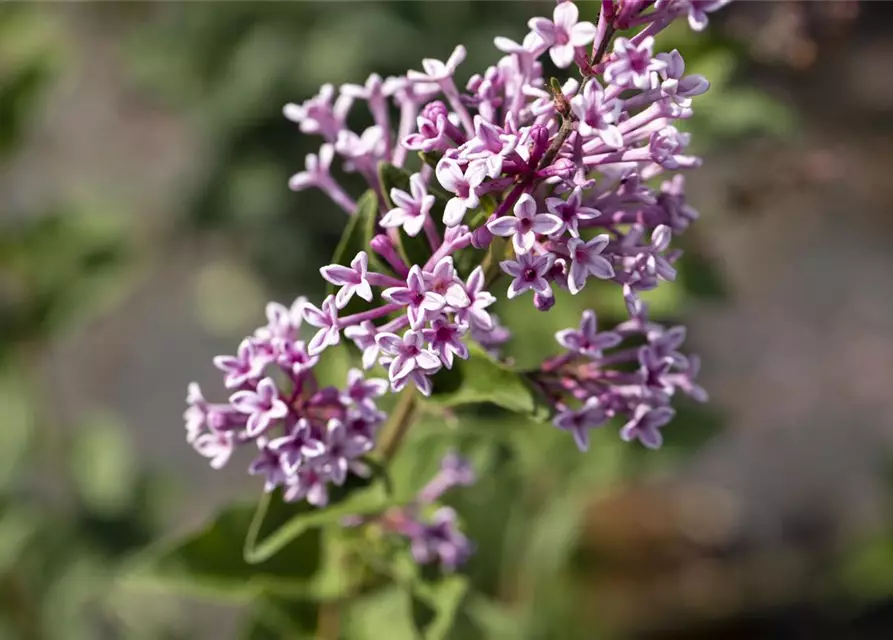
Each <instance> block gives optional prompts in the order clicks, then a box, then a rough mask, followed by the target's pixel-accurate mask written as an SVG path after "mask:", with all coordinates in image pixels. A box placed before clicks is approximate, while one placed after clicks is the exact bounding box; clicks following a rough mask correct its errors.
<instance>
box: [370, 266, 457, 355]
mask: <svg viewBox="0 0 893 640" xmlns="http://www.w3.org/2000/svg"><path fill="white" fill-rule="evenodd" d="M381 295H382V297H383V298H384V299H385V300H387V301H388V302H392V303H394V304H399V305H405V306H406V313H407V315H408V317H409V325H410V326H411V327H412V328H413V329H418V328H420V327H421V326H422V325H424V324H425V321H426V320H427V319H428V317H429V315H430V314H431V313H433V312H436V311H440V310H441V309H443V307H444V305H446V299H445V298H444V297H443V296H442V295H440V294H439V293H435V292H434V291H429V289H428V284H427V283H426V282H425V276H424V275H423V274H422V270H421V269H420V268H419V267H418V266H413V267H412V269H410V270H409V276H408V277H407V278H406V286H404V287H391V288H389V289H385V290H384V292H382V294H381ZM380 345H381V343H379V346H380Z"/></svg>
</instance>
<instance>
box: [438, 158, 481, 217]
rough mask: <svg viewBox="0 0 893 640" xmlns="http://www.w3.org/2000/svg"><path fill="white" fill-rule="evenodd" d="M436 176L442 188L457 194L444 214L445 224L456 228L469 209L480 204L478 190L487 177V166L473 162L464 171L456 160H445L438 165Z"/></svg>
mask: <svg viewBox="0 0 893 640" xmlns="http://www.w3.org/2000/svg"><path fill="white" fill-rule="evenodd" d="M436 175H437V181H438V182H440V186H442V187H443V188H444V189H446V190H447V191H449V192H450V193H452V194H455V197H453V198H451V199H450V201H449V202H447V205H446V209H444V212H443V223H444V224H445V225H446V226H448V227H455V226H456V225H458V224H460V223H461V222H462V219H463V218H464V217H465V213H466V212H467V211H468V210H469V209H474V208H475V207H477V206H478V205H479V204H480V199H479V198H478V194H477V192H476V190H477V188H478V187H479V186H480V185H481V183H482V182H483V181H484V179H485V178H486V177H487V165H486V163H485V162H472V163H470V164H469V165H468V167H466V169H465V170H464V171H463V170H462V167H460V166H459V163H458V162H456V161H455V160H452V159H450V158H443V159H442V160H441V161H440V162H438V163H437V169H436Z"/></svg>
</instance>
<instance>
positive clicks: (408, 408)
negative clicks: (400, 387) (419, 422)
mask: <svg viewBox="0 0 893 640" xmlns="http://www.w3.org/2000/svg"><path fill="white" fill-rule="evenodd" d="M417 409H418V402H417V400H416V391H415V389H413V388H411V387H407V388H406V390H404V391H403V393H402V394H401V396H400V400H398V401H397V406H396V407H394V411H393V412H392V413H391V420H390V422H388V426H387V428H386V429H385V431H384V434H383V435H382V437H381V440H379V442H378V449H379V455H380V456H381V461H382V463H383V464H385V465H386V464H387V463H388V462H390V461H391V458H393V457H394V456H395V455H396V453H397V451H398V450H399V449H400V445H401V444H402V443H403V439H404V438H405V437H406V434H407V433H408V432H409V427H410V426H411V425H412V421H413V418H415V415H416V412H417Z"/></svg>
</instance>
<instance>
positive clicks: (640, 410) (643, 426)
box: [620, 404, 676, 449]
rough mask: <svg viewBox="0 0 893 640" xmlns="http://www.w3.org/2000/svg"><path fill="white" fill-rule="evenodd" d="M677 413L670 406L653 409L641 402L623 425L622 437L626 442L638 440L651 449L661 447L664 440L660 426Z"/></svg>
mask: <svg viewBox="0 0 893 640" xmlns="http://www.w3.org/2000/svg"><path fill="white" fill-rule="evenodd" d="M675 413H676V412H675V411H673V409H672V408H670V407H658V408H656V409H652V408H650V407H648V406H647V405H644V404H640V405H639V406H638V407H636V411H635V413H634V414H633V417H632V418H631V419H630V421H629V422H627V423H626V424H625V425H623V428H622V429H621V430H620V437H621V438H623V440H625V441H626V442H631V441H633V440H638V441H639V442H641V443H642V444H643V445H645V446H646V447H648V448H649V449H660V446H661V444H663V441H664V439H663V435H662V434H661V432H660V428H661V427H663V426H664V425H666V424H667V423H668V422H669V421H670V420H672V419H673V416H674V415H675Z"/></svg>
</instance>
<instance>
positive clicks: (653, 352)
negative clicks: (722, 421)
mask: <svg viewBox="0 0 893 640" xmlns="http://www.w3.org/2000/svg"><path fill="white" fill-rule="evenodd" d="M630 311H631V314H632V317H631V318H630V320H628V321H626V322H624V323H622V324H620V325H618V326H617V327H615V328H614V330H613V331H599V330H598V324H597V318H596V315H595V312H593V311H591V310H587V311H584V312H583V318H582V320H581V322H580V327H579V328H578V329H565V330H563V331H559V332H558V333H557V334H556V335H555V337H556V339H557V340H558V343H559V344H560V345H561V346H562V347H564V348H565V349H566V351H565V353H564V354H562V355H560V356H556V357H554V358H552V359H550V360H547V361H546V362H545V363H544V364H543V367H542V370H541V371H540V372H538V373H537V382H538V383H539V384H540V386H541V387H542V388H543V390H544V391H545V392H546V394H547V395H548V396H550V397H551V398H552V399H553V400H554V402H555V405H556V407H557V408H558V413H557V414H556V416H555V418H554V424H555V426H557V427H558V428H560V429H564V430H566V431H569V432H570V433H571V434H572V435H573V437H574V440H575V441H576V443H577V446H578V447H579V448H580V450H581V451H586V450H587V449H588V448H589V432H590V430H592V429H595V428H597V427H601V426H603V425H605V424H606V423H607V422H608V421H610V420H612V419H614V418H617V417H622V418H624V419H625V421H626V422H625V424H624V425H623V427H621V429H620V437H621V438H622V439H623V440H625V441H627V442H629V441H632V440H638V441H639V442H641V443H642V444H643V445H644V446H646V447H648V448H649V449H657V448H659V447H660V446H661V444H662V443H663V436H662V434H661V432H660V429H661V427H663V426H664V425H666V424H667V423H668V422H669V421H670V420H671V419H672V418H673V416H674V414H675V412H674V410H673V408H672V407H671V406H670V400H671V399H672V397H673V396H674V394H675V393H676V392H677V391H681V392H683V393H685V394H687V395H688V396H690V397H692V398H693V399H695V400H697V401H699V402H706V401H707V392H706V391H704V389H702V388H701V387H700V386H698V385H697V384H696V383H695V381H694V379H695V377H696V376H697V373H698V369H699V368H700V360H699V358H698V357H697V356H688V357H686V356H685V355H683V354H682V353H680V352H679V351H678V349H679V347H680V346H681V345H682V343H683V342H684V341H685V327H682V326H677V327H673V328H670V329H667V328H665V327H664V326H662V325H660V324H658V323H656V322H650V321H648V319H647V307H646V305H644V304H642V305H639V306H638V307H637V308H635V309H631V310H630ZM643 338H644V344H641V342H642V339H643ZM636 339H638V342H639V343H640V344H638V346H637V345H635V344H633V345H630V346H625V347H623V348H621V345H623V343H627V344H629V343H631V342H634V341H635V340H636ZM569 399H572V400H574V401H576V403H577V406H572V405H571V404H570V403H569V402H568V400H569Z"/></svg>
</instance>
